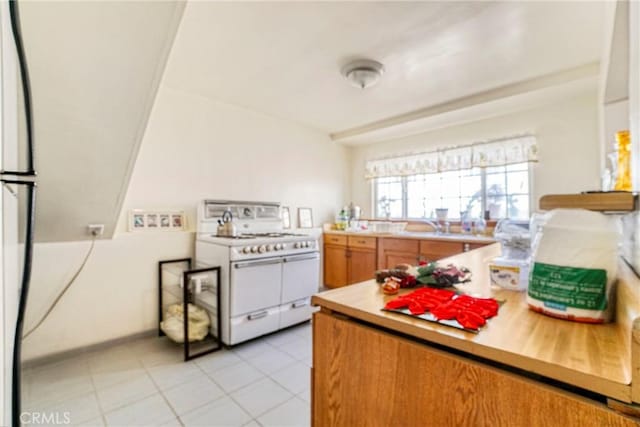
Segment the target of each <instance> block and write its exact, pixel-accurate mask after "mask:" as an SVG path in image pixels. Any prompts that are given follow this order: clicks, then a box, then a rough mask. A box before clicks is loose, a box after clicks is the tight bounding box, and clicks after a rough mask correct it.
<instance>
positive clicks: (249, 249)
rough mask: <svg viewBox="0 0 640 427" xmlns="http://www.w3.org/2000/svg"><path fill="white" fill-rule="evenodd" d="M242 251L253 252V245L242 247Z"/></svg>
mask: <svg viewBox="0 0 640 427" xmlns="http://www.w3.org/2000/svg"><path fill="white" fill-rule="evenodd" d="M242 252H243V253H245V254H248V253H249V252H251V246H245V247H244V248H243V249H242Z"/></svg>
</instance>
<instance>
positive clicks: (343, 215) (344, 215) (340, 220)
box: [335, 208, 349, 230]
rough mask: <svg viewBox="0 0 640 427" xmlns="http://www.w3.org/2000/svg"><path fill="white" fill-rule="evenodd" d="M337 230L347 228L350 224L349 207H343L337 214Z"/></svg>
mask: <svg viewBox="0 0 640 427" xmlns="http://www.w3.org/2000/svg"><path fill="white" fill-rule="evenodd" d="M335 224H336V230H346V229H347V227H348V226H349V214H348V210H347V209H344V208H343V209H342V210H341V211H340V212H339V213H338V215H336V220H335Z"/></svg>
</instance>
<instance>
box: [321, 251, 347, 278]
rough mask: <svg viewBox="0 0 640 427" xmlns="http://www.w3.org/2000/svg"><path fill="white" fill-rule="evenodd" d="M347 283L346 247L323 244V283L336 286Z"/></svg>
mask: <svg viewBox="0 0 640 427" xmlns="http://www.w3.org/2000/svg"><path fill="white" fill-rule="evenodd" d="M346 284H347V248H346V247H344V246H332V245H324V285H325V286H326V287H328V288H337V287H339V286H344V285H346Z"/></svg>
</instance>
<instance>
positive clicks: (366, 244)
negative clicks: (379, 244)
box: [347, 236, 376, 249]
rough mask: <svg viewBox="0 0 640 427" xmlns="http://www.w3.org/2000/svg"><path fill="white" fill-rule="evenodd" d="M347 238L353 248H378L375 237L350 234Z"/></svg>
mask: <svg viewBox="0 0 640 427" xmlns="http://www.w3.org/2000/svg"><path fill="white" fill-rule="evenodd" d="M348 237H349V238H348V239H347V241H348V243H349V246H350V247H352V248H369V249H375V248H376V238H375V237H360V236H348Z"/></svg>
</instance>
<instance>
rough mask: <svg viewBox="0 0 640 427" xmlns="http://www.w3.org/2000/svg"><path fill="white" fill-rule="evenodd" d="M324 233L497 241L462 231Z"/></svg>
mask: <svg viewBox="0 0 640 427" xmlns="http://www.w3.org/2000/svg"><path fill="white" fill-rule="evenodd" d="M324 234H337V235H342V236H363V237H385V238H391V239H417V240H441V241H446V242H470V243H495V239H493V238H492V237H489V236H478V235H475V234H462V233H436V232H433V231H402V232H400V233H374V232H373V231H339V230H325V231H324Z"/></svg>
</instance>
